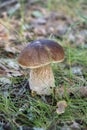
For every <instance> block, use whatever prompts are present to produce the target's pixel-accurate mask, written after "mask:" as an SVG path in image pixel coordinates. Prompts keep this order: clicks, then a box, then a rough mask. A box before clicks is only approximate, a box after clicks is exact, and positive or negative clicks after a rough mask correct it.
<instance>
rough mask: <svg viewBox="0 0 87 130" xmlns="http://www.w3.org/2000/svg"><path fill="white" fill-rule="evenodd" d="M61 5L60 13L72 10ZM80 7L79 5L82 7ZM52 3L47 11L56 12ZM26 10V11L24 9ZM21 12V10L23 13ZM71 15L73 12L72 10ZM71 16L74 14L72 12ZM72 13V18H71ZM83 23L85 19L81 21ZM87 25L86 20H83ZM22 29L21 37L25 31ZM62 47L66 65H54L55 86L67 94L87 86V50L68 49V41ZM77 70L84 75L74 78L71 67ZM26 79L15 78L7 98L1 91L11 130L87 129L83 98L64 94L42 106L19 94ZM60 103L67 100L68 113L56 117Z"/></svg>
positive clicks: (0, 108) (0, 114)
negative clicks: (72, 126)
mask: <svg viewBox="0 0 87 130" xmlns="http://www.w3.org/2000/svg"><path fill="white" fill-rule="evenodd" d="M56 2H59V3H60V5H61V6H60V9H61V8H62V9H63V8H64V9H65V10H66V12H68V11H69V10H70V7H71V5H72V2H71V3H68V4H70V5H69V6H67V5H66V4H65V6H66V7H62V4H64V3H66V1H64V0H63V3H62V2H60V1H57V0H56V1H55V3H54V7H55V6H56ZM74 2H75V3H76V8H77V6H79V5H78V4H77V3H78V1H74ZM79 4H80V3H79ZM54 7H53V4H52V1H51V0H49V1H48V9H52V8H54ZM22 8H24V7H22ZM22 8H21V10H22ZM71 11H72V10H71ZM71 13H72V12H71ZM71 13H70V15H71ZM72 15H73V14H72ZM21 17H22V23H21V27H22V25H23V23H24V13H23V11H22V12H21ZM82 19H84V17H82ZM84 21H85V22H87V21H86V18H85V19H84ZM21 27H20V33H21V34H22V33H23V32H22V31H23V30H22V28H21ZM62 42H63V46H64V50H65V60H64V62H63V63H59V64H56V65H52V68H53V71H54V76H55V84H56V87H60V86H64V88H65V90H66V88H69V87H80V86H87V82H86V81H87V70H86V69H87V58H86V56H87V49H86V48H82V47H76V46H74V47H73V46H71V45H70V44H69V45H68V46H67V45H66V44H64V42H65V39H63V41H62ZM73 66H78V68H79V67H82V75H81V76H80V75H74V74H73V73H72V67H73ZM26 78H27V77H13V78H11V81H12V84H11V86H9V90H8V91H6V92H7V94H6V95H5V94H3V91H2V89H3V88H2V87H1V88H0V90H1V92H0V121H2V122H4V123H7V122H9V123H10V125H11V128H12V130H17V128H18V127H20V126H29V127H43V128H45V129H47V130H49V129H50V127H53V129H54V130H61V127H62V126H63V125H64V124H67V122H73V121H77V122H80V124H81V127H82V128H84V127H85V126H87V98H81V97H78V96H76V95H74V96H69V95H68V94H67V92H65V97H59V96H57V97H53V96H51V97H50V99H51V101H52V102H51V101H49V102H47V103H46V102H43V100H42V99H41V97H40V96H37V95H36V96H35V97H32V95H31V94H30V92H29V91H28V89H26V88H25V90H24V89H23V91H22V93H20V90H21V88H23V87H25V86H26V85H25V84H26V83H25V82H24V80H26ZM16 88H18V92H16V94H14V91H15V89H16ZM60 100H66V102H67V104H68V107H67V108H66V109H65V112H64V113H63V114H61V115H58V114H57V113H56V108H57V106H56V104H57V102H58V101H60Z"/></svg>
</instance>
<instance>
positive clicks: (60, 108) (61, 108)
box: [56, 100, 67, 115]
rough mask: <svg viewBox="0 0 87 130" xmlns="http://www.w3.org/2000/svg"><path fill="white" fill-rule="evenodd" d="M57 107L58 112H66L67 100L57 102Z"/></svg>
mask: <svg viewBox="0 0 87 130" xmlns="http://www.w3.org/2000/svg"><path fill="white" fill-rule="evenodd" d="M57 107H58V108H57V109H56V112H57V114H59V115H60V114H62V113H64V112H65V108H66V107H67V103H66V101H65V100H63V101H59V102H58V103H57Z"/></svg>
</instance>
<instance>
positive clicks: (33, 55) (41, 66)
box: [18, 39, 64, 95]
mask: <svg viewBox="0 0 87 130" xmlns="http://www.w3.org/2000/svg"><path fill="white" fill-rule="evenodd" d="M63 59H64V50H63V48H62V47H61V45H59V44H58V43H56V42H55V41H53V40H46V39H40V40H35V41H32V42H31V43H29V44H28V45H27V46H26V47H25V48H24V50H22V52H21V53H20V54H19V57H18V63H19V65H20V66H21V67H24V68H30V77H29V84H30V89H31V90H32V91H35V92H36V93H37V94H38V95H50V94H51V93H52V88H53V87H55V80H54V75H53V72H52V68H51V65H50V64H51V63H57V62H61V61H63Z"/></svg>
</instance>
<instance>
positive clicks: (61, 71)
mask: <svg viewBox="0 0 87 130" xmlns="http://www.w3.org/2000/svg"><path fill="white" fill-rule="evenodd" d="M44 38H45V39H52V40H54V41H57V42H58V43H59V44H61V46H63V48H64V52H65V59H64V61H63V62H62V63H58V64H52V69H53V72H54V77H55V86H56V87H55V89H56V91H55V93H54V94H53V95H51V96H45V101H44V100H43V99H42V97H41V96H38V95H36V94H35V95H33V94H32V93H31V91H30V88H29V82H28V78H29V73H28V70H24V69H22V68H20V66H19V64H18V62H17V58H18V55H19V54H20V52H21V50H22V49H23V48H24V47H25V46H26V44H27V43H29V42H31V41H33V40H36V39H44ZM59 104H60V105H59ZM60 109H61V110H62V111H60ZM0 130H87V1H86V0H79V1H76V0H73V1H69V0H67V1H65V0H62V1H61V0H47V1H45V0H44V1H43V0H21V1H17V0H7V1H5V0H3V1H2V2H0Z"/></svg>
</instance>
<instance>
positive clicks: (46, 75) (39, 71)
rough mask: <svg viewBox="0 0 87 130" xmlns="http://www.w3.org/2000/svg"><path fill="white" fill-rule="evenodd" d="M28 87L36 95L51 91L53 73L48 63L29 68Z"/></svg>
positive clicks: (46, 93) (47, 93)
mask: <svg viewBox="0 0 87 130" xmlns="http://www.w3.org/2000/svg"><path fill="white" fill-rule="evenodd" d="M29 84H30V89H31V90H32V91H35V92H36V93H37V94H38V95H50V94H51V93H52V91H53V89H52V88H53V87H54V86H55V85H54V75H53V72H52V69H51V66H50V65H46V66H44V67H39V68H35V69H31V70H30V78H29Z"/></svg>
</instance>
